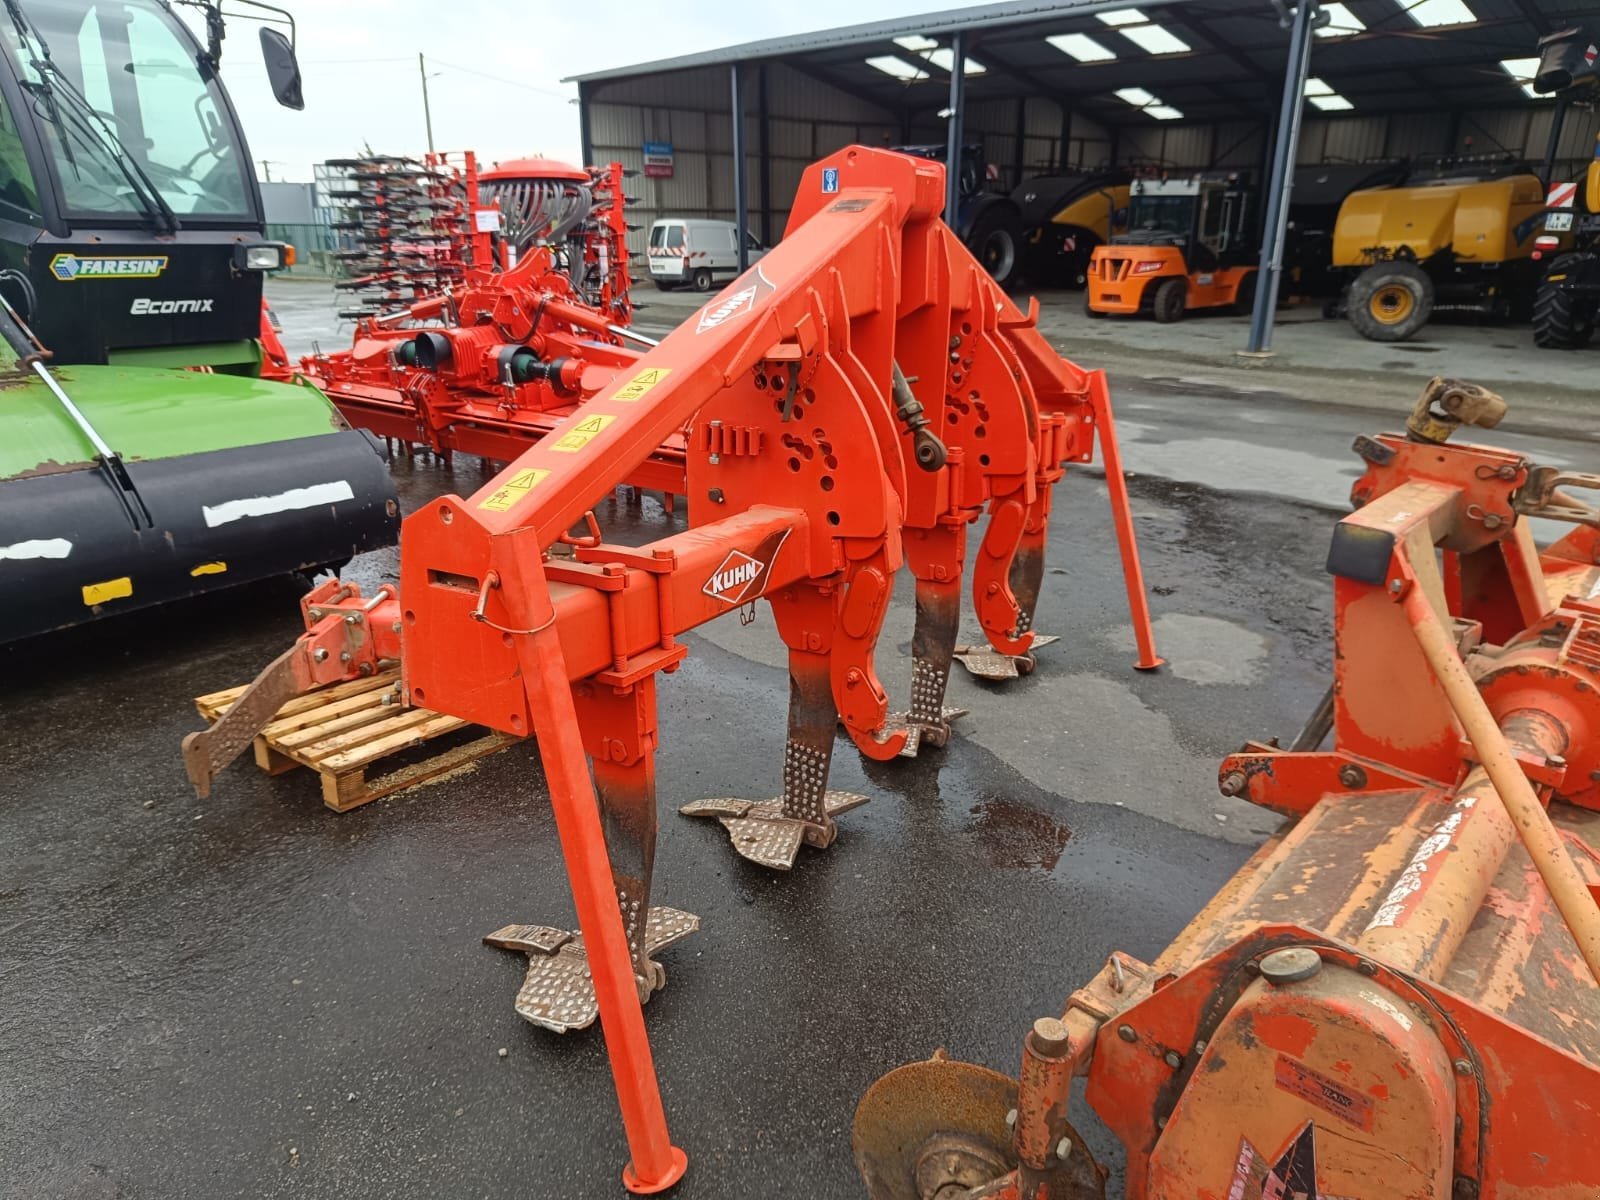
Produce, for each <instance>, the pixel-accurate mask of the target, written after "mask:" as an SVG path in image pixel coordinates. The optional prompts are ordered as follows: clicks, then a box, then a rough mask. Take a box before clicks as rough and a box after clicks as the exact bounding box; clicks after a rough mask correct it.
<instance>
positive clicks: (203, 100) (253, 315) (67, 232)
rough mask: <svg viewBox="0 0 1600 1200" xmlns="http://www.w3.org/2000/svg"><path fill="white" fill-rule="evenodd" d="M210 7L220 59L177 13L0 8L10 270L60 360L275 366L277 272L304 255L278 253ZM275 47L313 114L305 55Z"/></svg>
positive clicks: (24, 308) (115, 3)
mask: <svg viewBox="0 0 1600 1200" xmlns="http://www.w3.org/2000/svg"><path fill="white" fill-rule="evenodd" d="M196 7H200V8H203V9H204V10H205V12H206V16H207V22H208V35H209V37H208V40H209V43H210V44H209V45H208V46H202V45H201V43H200V42H199V40H197V39H196V37H195V36H194V34H193V33H192V32H191V31H190V29H189V28H188V26H187V25H185V24H184V22H183V21H181V20H180V19H179V18H178V16H177V14H176V12H175V11H174V9H173V7H172V4H171V3H169V2H168V0H98V2H96V3H91V2H90V0H4V8H3V9H0V164H3V166H4V170H3V171H0V270H9V271H12V272H16V273H17V275H21V276H22V277H24V279H25V282H24V281H23V280H19V279H18V278H17V275H12V276H10V277H9V285H8V286H7V287H6V295H7V297H8V299H10V300H11V301H12V303H13V304H15V305H16V306H17V307H18V309H19V311H20V312H21V313H22V314H23V315H24V317H25V318H26V319H27V320H28V322H29V324H30V325H31V326H32V328H33V329H34V330H35V331H36V333H37V334H38V336H39V339H40V340H41V341H42V342H43V343H44V344H45V345H46V346H48V347H50V349H51V351H52V352H53V354H54V357H55V361H56V362H58V363H64V364H84V363H106V362H111V363H117V364H130V365H151V366H207V367H211V368H212V369H214V370H219V371H226V372H232V373H237V374H255V373H257V371H258V369H259V364H260V349H259V343H258V341H257V339H258V337H259V335H260V330H261V301H262V281H263V276H264V273H265V272H266V271H268V270H273V269H277V268H279V267H282V266H284V265H286V259H287V258H288V256H289V252H288V250H287V248H286V247H283V246H281V245H276V244H273V243H268V242H265V241H264V233H265V216H264V211H263V207H262V200H261V192H260V188H259V187H258V185H257V183H256V178H255V172H254V170H253V169H252V166H251V163H252V159H251V156H250V150H249V146H248V143H247V142H246V140H245V135H244V131H243V129H242V128H241V127H240V123H239V118H238V115H237V114H236V113H235V112H234V108H233V104H232V102H231V101H230V100H229V98H228V94H227V92H226V91H225V90H224V88H223V86H222V81H221V79H220V77H219V75H218V72H217V65H216V63H217V58H218V57H219V51H220V42H221V39H220V32H221V31H220V19H221V18H220V10H218V8H217V5H216V4H214V3H209V2H208V3H203V4H197V5H196ZM262 7H265V6H262ZM271 11H276V10H271ZM285 16H286V15H285ZM282 19H283V18H278V20H279V21H280V23H281V21H282ZM291 28H292V25H291ZM261 40H262V47H263V51H264V53H265V54H266V57H267V63H268V73H269V77H271V78H272V79H273V84H274V90H275V91H276V92H277V94H278V99H279V100H280V102H282V103H285V104H286V105H288V106H290V107H296V106H298V105H299V103H300V100H299V72H298V66H297V65H296V64H295V62H294V51H293V44H292V42H291V41H290V40H289V39H287V38H285V37H283V36H282V35H281V34H280V33H279V32H278V31H277V30H276V29H273V28H270V27H264V28H263V29H262V39H261Z"/></svg>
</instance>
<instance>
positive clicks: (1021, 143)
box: [1011, 98, 1028, 187]
mask: <svg viewBox="0 0 1600 1200" xmlns="http://www.w3.org/2000/svg"><path fill="white" fill-rule="evenodd" d="M1027 144H1028V101H1027V100H1026V98H1019V99H1018V100H1017V145H1016V149H1015V152H1014V153H1013V154H1012V156H1011V161H1012V165H1013V168H1014V169H1013V171H1012V176H1011V186H1012V187H1017V186H1019V185H1020V184H1021V183H1022V172H1023V168H1024V167H1025V165H1026V159H1027V154H1026V153H1025V149H1026V147H1027Z"/></svg>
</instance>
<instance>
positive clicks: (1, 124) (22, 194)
mask: <svg viewBox="0 0 1600 1200" xmlns="http://www.w3.org/2000/svg"><path fill="white" fill-rule="evenodd" d="M0 217H10V218H12V219H15V220H22V221H26V222H28V223H30V224H38V223H39V222H40V221H42V220H43V219H44V218H43V217H42V216H40V214H39V189H38V187H37V186H35V184H34V182H33V172H32V171H31V170H29V169H28V154H27V151H26V150H25V149H24V148H23V144H22V130H21V129H20V128H19V127H18V125H17V119H16V114H15V113H13V112H12V111H11V109H10V108H9V107H8V106H7V104H6V101H5V97H4V96H0Z"/></svg>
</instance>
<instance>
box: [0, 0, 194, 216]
mask: <svg viewBox="0 0 1600 1200" xmlns="http://www.w3.org/2000/svg"><path fill="white" fill-rule="evenodd" d="M5 6H6V11H7V12H8V13H10V14H11V23H12V25H14V26H15V27H16V30H17V36H18V38H19V39H20V41H21V42H22V44H23V46H24V47H25V48H27V50H28V53H29V60H30V61H29V63H28V65H29V66H31V67H32V68H33V70H34V73H35V74H36V75H38V77H39V79H38V82H37V83H33V84H27V83H24V84H23V87H25V88H29V89H33V90H38V91H42V92H43V94H44V99H45V102H46V104H47V105H48V106H49V109H50V112H49V115H48V117H47V119H48V120H49V121H50V122H51V124H53V125H55V126H56V128H57V129H59V130H60V131H61V145H62V148H63V150H64V151H65V152H66V155H67V161H68V162H71V163H73V165H74V166H75V165H76V160H75V159H74V158H73V156H72V147H71V143H70V135H69V134H68V133H67V127H66V122H65V121H64V120H63V114H62V112H61V109H60V106H59V105H58V104H57V103H56V101H57V98H58V97H61V98H64V99H66V100H68V101H70V102H71V106H72V107H73V108H74V109H76V110H77V120H76V125H77V128H78V129H79V131H80V133H82V134H83V135H85V136H87V137H88V138H89V139H90V140H91V141H94V142H98V143H99V145H100V148H101V150H103V151H104V152H105V153H107V154H108V155H110V156H111V159H112V161H113V162H115V163H116V165H117V170H119V171H121V172H122V177H123V178H124V179H126V180H127V182H128V187H129V190H131V191H132V192H133V194H134V196H135V198H136V199H137V200H138V201H139V207H140V208H142V209H144V211H145V215H146V216H148V217H149V218H150V219H151V221H152V222H153V223H154V224H155V226H156V232H157V233H177V232H178V230H179V229H181V228H182V226H181V224H180V223H179V221H178V216H177V214H176V213H174V212H173V211H172V206H171V205H169V204H168V203H167V200H166V197H165V196H163V195H162V194H161V189H160V188H158V187H157V186H156V185H155V181H154V180H152V179H151V178H150V176H149V174H148V173H147V172H146V171H145V169H144V167H142V166H141V165H140V164H139V160H138V159H137V158H135V157H134V156H133V154H132V153H131V152H130V151H129V150H128V147H127V146H126V145H125V144H124V143H123V141H122V139H121V138H120V137H119V136H117V131H116V130H115V129H114V128H112V126H111V123H110V122H109V121H107V120H106V119H105V117H104V116H102V115H101V113H100V111H99V110H98V109H96V108H95V106H94V105H92V104H90V103H89V101H88V100H87V99H86V98H85V97H84V96H83V94H82V93H80V92H79V91H78V89H77V88H76V87H75V86H74V85H73V83H72V80H71V79H69V78H68V77H67V76H66V74H65V73H63V72H62V70H61V68H60V67H58V66H57V65H56V63H55V60H54V59H52V58H51V57H50V46H49V43H47V42H46V41H45V40H44V37H43V35H42V34H40V33H39V31H38V29H37V28H35V27H34V25H33V24H32V22H30V21H29V20H28V18H27V17H26V16H25V15H23V12H22V9H21V7H20V6H19V5H18V3H17V0H5Z"/></svg>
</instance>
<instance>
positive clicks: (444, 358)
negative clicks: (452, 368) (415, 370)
mask: <svg viewBox="0 0 1600 1200" xmlns="http://www.w3.org/2000/svg"><path fill="white" fill-rule="evenodd" d="M413 341H415V343H416V346H417V366H419V367H421V368H422V369H423V370H424V371H437V370H438V369H439V368H440V367H444V366H448V365H449V363H450V359H451V357H452V356H453V354H454V351H452V350H451V348H450V339H449V338H447V337H445V335H444V334H442V333H435V332H433V331H432V330H429V331H427V332H425V333H419V334H417V336H416V337H415V338H414V339H413Z"/></svg>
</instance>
